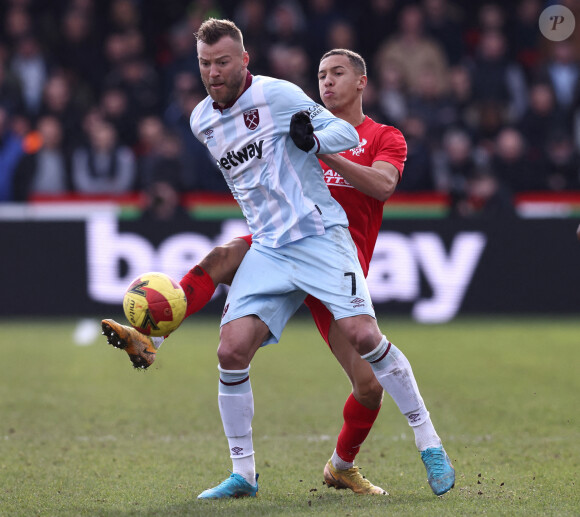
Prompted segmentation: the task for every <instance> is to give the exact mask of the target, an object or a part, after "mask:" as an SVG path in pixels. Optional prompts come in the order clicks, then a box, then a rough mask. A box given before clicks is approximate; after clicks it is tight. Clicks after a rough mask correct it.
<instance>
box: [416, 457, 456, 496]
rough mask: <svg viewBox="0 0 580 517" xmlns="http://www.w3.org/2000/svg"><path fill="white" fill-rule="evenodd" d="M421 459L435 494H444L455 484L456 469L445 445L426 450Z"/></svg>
mask: <svg viewBox="0 0 580 517" xmlns="http://www.w3.org/2000/svg"><path fill="white" fill-rule="evenodd" d="M421 459H422V460H423V464H424V465H425V469H426V470H427V481H429V486H430V487H431V490H433V493H434V494H435V495H443V494H444V493H446V492H449V490H451V489H452V488H453V487H454V486H455V469H454V468H453V466H452V465H451V460H450V459H449V456H447V453H446V452H445V449H444V448H443V446H441V447H431V448H429V449H426V450H424V451H423V452H421Z"/></svg>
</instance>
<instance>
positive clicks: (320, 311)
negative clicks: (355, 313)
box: [238, 235, 369, 348]
mask: <svg viewBox="0 0 580 517" xmlns="http://www.w3.org/2000/svg"><path fill="white" fill-rule="evenodd" d="M238 239H244V240H245V241H246V242H247V243H248V246H251V245H252V236H251V235H244V236H241V237H238ZM356 250H357V253H358V260H359V262H360V265H361V267H362V270H363V273H364V274H365V278H366V276H367V275H368V273H369V265H368V264H367V261H366V259H365V258H364V256H363V254H362V252H361V250H360V248H359V247H358V246H357V247H356ZM304 303H305V304H306V307H308V308H309V309H310V313H311V314H312V318H314V323H316V327H317V328H318V332H320V335H321V336H322V339H324V341H326V344H327V345H328V346H329V347H330V343H329V342H328V331H329V330H330V324H331V322H332V314H331V312H330V311H329V310H328V309H327V308H326V305H324V304H323V303H322V302H321V301H320V300H319V299H317V298H314V296H310V295H308V296H307V297H306V300H304ZM331 348H332V347H331Z"/></svg>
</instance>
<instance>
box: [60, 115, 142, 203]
mask: <svg viewBox="0 0 580 517" xmlns="http://www.w3.org/2000/svg"><path fill="white" fill-rule="evenodd" d="M93 116H94V115H93ZM88 137H89V138H88V144H87V145H85V146H82V147H79V148H77V149H75V150H74V152H73V156H72V170H71V181H72V186H73V189H74V190H75V191H76V192H78V193H80V194H106V195H110V196H115V195H120V194H125V193H127V192H130V191H131V190H132V189H133V188H134V187H135V180H136V177H135V172H136V171H135V158H134V156H133V153H132V151H131V150H130V149H129V148H127V147H124V146H120V145H118V142H117V134H116V131H115V128H114V126H113V125H112V124H110V123H108V122H105V121H103V120H99V119H98V118H96V119H94V120H93V121H92V122H91V123H90V124H89V125H88Z"/></svg>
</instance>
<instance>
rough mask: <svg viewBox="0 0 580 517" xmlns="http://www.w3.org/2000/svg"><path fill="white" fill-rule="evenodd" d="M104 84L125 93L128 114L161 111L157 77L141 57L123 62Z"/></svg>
mask: <svg viewBox="0 0 580 517" xmlns="http://www.w3.org/2000/svg"><path fill="white" fill-rule="evenodd" d="M105 84H106V85H107V86H108V87H116V88H120V89H122V90H123V91H124V92H125V94H126V95H127V100H128V103H129V107H128V109H129V112H130V113H158V112H159V110H160V109H161V102H160V90H161V89H160V84H159V77H158V75H157V72H156V71H155V69H154V68H153V67H152V66H151V65H150V64H149V63H148V62H147V61H146V60H145V59H144V58H143V57H131V58H128V59H126V60H125V61H123V62H122V63H121V64H120V65H119V66H118V68H117V69H116V70H115V71H113V72H112V73H111V74H110V75H109V76H108V77H107V79H106V81H105Z"/></svg>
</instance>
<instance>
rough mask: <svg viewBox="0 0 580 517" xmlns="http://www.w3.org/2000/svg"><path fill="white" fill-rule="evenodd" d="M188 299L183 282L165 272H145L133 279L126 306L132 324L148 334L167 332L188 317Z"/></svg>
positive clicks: (126, 312)
mask: <svg viewBox="0 0 580 517" xmlns="http://www.w3.org/2000/svg"><path fill="white" fill-rule="evenodd" d="M186 309H187V299H186V297H185V292H184V291H183V289H182V288H181V286H180V285H179V284H178V283H177V282H175V280H173V279H172V278H171V277H169V276H167V275H166V274H164V273H145V274H144V275H140V276H138V277H137V278H136V279H135V280H133V281H132V282H131V284H130V285H129V287H128V288H127V291H126V292H125V296H124V297H123V310H124V311H125V316H126V317H127V319H128V320H129V323H130V324H131V325H132V326H133V328H135V329H137V330H138V331H139V332H141V333H142V334H145V335H146V336H167V335H168V334H170V333H171V332H173V331H174V330H175V329H176V328H177V327H179V325H180V324H181V322H182V321H183V318H184V317H185V311H186Z"/></svg>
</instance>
